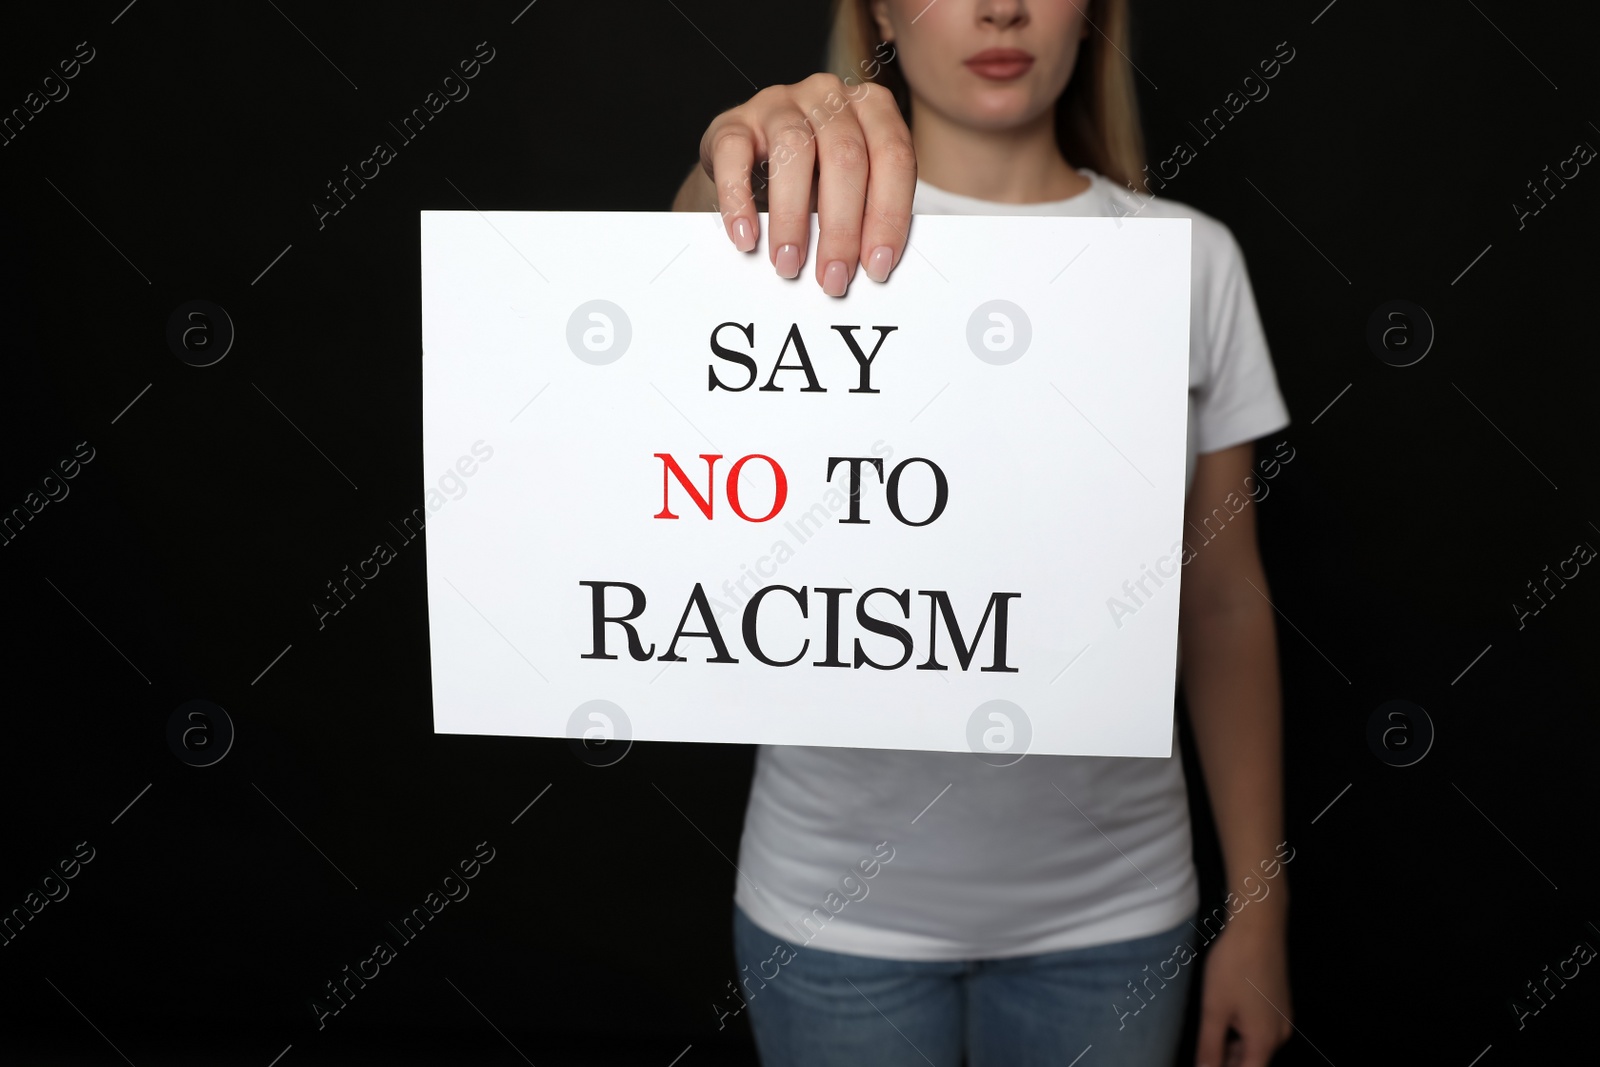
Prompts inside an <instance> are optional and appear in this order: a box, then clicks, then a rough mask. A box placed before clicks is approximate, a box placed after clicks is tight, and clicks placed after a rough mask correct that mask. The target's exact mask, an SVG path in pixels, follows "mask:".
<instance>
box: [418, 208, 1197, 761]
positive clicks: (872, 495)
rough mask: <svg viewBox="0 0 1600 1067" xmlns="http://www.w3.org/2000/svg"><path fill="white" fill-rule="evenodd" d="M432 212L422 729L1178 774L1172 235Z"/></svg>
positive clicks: (1153, 228)
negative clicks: (906, 231)
mask: <svg viewBox="0 0 1600 1067" xmlns="http://www.w3.org/2000/svg"><path fill="white" fill-rule="evenodd" d="M421 214H422V218H421V229H422V312H423V314H422V319H423V321H422V343H423V361H422V377H423V477H424V484H425V490H426V493H427V503H426V505H425V507H424V509H422V514H424V516H425V521H426V528H427V536H426V544H427V571H428V622H429V634H430V638H431V655H432V668H433V702H434V729H435V730H436V731H437V732H439V733H456V734H501V735H524V736H545V737H582V736H585V735H588V736H590V737H591V738H597V737H614V738H617V739H622V738H631V739H637V740H671V741H717V742H738V743H765V744H786V745H830V746H849V747H859V748H899V749H926V750H942V751H968V750H970V751H975V752H979V753H999V754H1005V753H1016V754H1019V755H1020V754H1021V753H1024V752H1034V753H1048V754H1083V755H1121V756H1168V755H1170V744H1171V736H1172V710H1173V691H1174V681H1175V663H1176V642H1177V617H1178V585H1179V580H1178V574H1179V570H1180V568H1179V562H1178V560H1179V556H1178V548H1179V545H1178V542H1179V541H1180V539H1181V529H1182V524H1183V517H1182V511H1183V495H1184V473H1185V471H1184V468H1185V451H1184V448H1185V429H1186V422H1185V418H1186V413H1187V409H1186V392H1187V382H1188V345H1189V222H1188V220H1186V219H1110V218H1104V219H1102V218H1064V217H1037V216H1028V217H1016V216H1008V217H983V218H978V217H970V216H939V215H919V216H916V217H915V218H914V220H913V223H912V228H911V231H910V237H911V246H910V247H909V248H908V249H907V251H906V253H905V257H904V260H903V262H902V263H901V264H900V266H899V267H898V268H897V269H896V270H895V272H894V274H893V275H892V277H891V278H890V280H889V281H888V282H887V283H886V284H882V285H879V284H877V283H875V282H873V281H871V280H870V279H868V278H867V277H865V276H864V275H862V274H860V273H859V271H858V274H857V277H856V279H855V280H854V282H853V283H852V285H851V288H850V292H849V294H848V295H847V296H846V297H844V298H843V299H839V298H834V297H830V296H827V295H826V294H824V293H823V292H822V291H821V289H820V287H819V286H818V285H817V284H816V282H815V281H814V280H813V277H812V274H811V270H812V267H811V265H810V264H809V263H808V264H807V266H806V268H805V270H803V271H802V274H801V277H800V278H799V279H798V280H794V281H789V280H785V279H782V278H779V277H778V276H777V274H776V273H775V272H774V271H773V269H772V266H771V265H770V262H769V259H768V254H767V250H766V245H765V236H766V222H765V218H763V221H762V241H763V243H762V245H761V247H759V248H758V249H757V250H756V251H755V252H753V253H747V254H741V253H739V252H737V251H736V250H735V249H734V248H733V247H732V245H731V243H730V242H729V241H728V239H727V238H726V237H725V236H724V234H723V231H722V227H721V220H720V218H719V217H718V216H717V215H715V214H714V213H704V214H700V213H692V214H691V213H680V214H673V213H665V212H649V213H622V212H483V213H478V212H473V211H424V212H422V213H421ZM812 231H813V236H812V245H811V247H812V248H813V249H814V248H815V247H816V232H815V231H816V218H815V216H813V218H812ZM830 465H831V468H832V469H831V474H830ZM853 475H854V477H855V479H856V484H857V486H858V492H857V493H856V494H855V496H854V498H853V499H852V495H851V483H852V477H853ZM780 478H781V481H782V485H781V488H780V484H779V482H780ZM775 505H778V506H777V507H776V510H775V511H774V507H775ZM1130 582H1131V583H1133V586H1132V587H1133V588H1134V589H1136V590H1143V592H1142V593H1138V594H1136V595H1137V598H1138V602H1139V604H1140V607H1139V609H1138V611H1137V612H1136V613H1135V614H1134V615H1131V616H1129V615H1126V614H1124V615H1123V616H1122V617H1120V618H1118V617H1117V616H1116V615H1115V613H1113V612H1112V611H1111V610H1110V609H1109V607H1108V600H1109V599H1110V598H1113V597H1116V598H1119V599H1122V600H1123V601H1124V603H1126V602H1127V599H1126V598H1127V596H1128V593H1127V592H1126V587H1125V583H1130Z"/></svg>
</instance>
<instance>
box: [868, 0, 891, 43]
mask: <svg viewBox="0 0 1600 1067" xmlns="http://www.w3.org/2000/svg"><path fill="white" fill-rule="evenodd" d="M869 10H870V11H871V13H872V21H873V22H875V23H877V24H878V36H879V37H881V38H882V39H883V40H884V42H885V43H888V42H891V41H893V40H894V24H893V23H891V22H890V21H889V4H888V2H887V0H872V3H871V4H870V5H869Z"/></svg>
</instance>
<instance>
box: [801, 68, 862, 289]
mask: <svg viewBox="0 0 1600 1067" xmlns="http://www.w3.org/2000/svg"><path fill="white" fill-rule="evenodd" d="M809 80H810V79H808V81H809ZM817 88H819V89H823V92H822V93H821V94H820V95H818V96H817V103H816V104H815V105H814V106H812V107H810V108H809V109H808V111H807V116H808V118H809V119H810V122H811V125H812V127H813V128H814V129H816V131H817V266H816V275H817V281H818V282H819V283H821V285H822V289H823V292H825V293H827V294H828V295H829V296H843V295H844V294H845V290H846V289H847V288H848V287H849V284H850V279H851V278H852V277H853V276H854V275H855V268H856V265H857V264H858V263H860V261H861V227H862V215H863V213H864V211H865V205H866V195H867V169H868V156H867V137H866V134H865V133H864V132H863V131H862V129H861V123H860V122H858V121H857V120H856V115H855V111H854V109H853V108H851V107H850V101H849V100H848V99H846V98H845V96H844V93H843V91H842V88H843V87H842V83H840V81H839V79H838V78H835V77H833V76H832V75H820V76H818V78H817Z"/></svg>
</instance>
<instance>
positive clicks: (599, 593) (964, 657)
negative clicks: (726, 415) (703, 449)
mask: <svg viewBox="0 0 1600 1067" xmlns="http://www.w3.org/2000/svg"><path fill="white" fill-rule="evenodd" d="M727 327H733V328H734V329H736V330H738V331H739V332H740V333H742V334H743V335H744V338H745V340H746V342H747V343H748V344H749V346H750V348H751V349H752V350H753V349H754V347H755V344H756V327H755V323H753V322H752V323H748V324H745V325H740V324H739V323H736V322H724V323H722V324H721V325H719V326H717V327H716V328H715V329H714V330H712V331H711V350H712V353H713V354H714V355H715V356H716V357H717V358H718V359H721V360H724V361H726V362H728V363H731V364H734V365H735V366H739V367H742V368H743V369H744V371H745V379H744V381H743V383H742V384H739V383H737V382H735V383H734V384H729V383H728V382H725V381H723V380H722V379H721V378H720V377H718V375H717V366H716V365H715V364H712V365H710V366H709V367H708V371H707V378H708V385H707V388H708V389H709V390H711V391H713V392H715V391H717V390H725V391H727V392H730V393H740V392H744V391H745V390H747V389H749V388H750V387H751V386H752V385H754V384H755V383H756V381H757V380H758V379H759V378H760V376H761V374H760V368H759V367H758V366H757V363H756V359H755V356H754V355H752V354H751V353H749V352H741V351H736V350H734V349H730V348H727V347H724V346H723V345H722V343H721V342H720V340H719V335H720V334H721V332H722V331H723V330H724V329H726V328H727ZM831 328H832V329H833V331H834V332H835V333H837V334H838V335H839V337H840V338H841V339H842V340H843V342H844V344H845V346H846V347H847V348H848V349H849V353H850V355H851V357H853V359H854V362H855V369H856V371H857V372H858V373H857V379H856V380H857V385H856V387H855V388H852V389H850V390H849V392H851V393H872V394H876V393H879V392H880V390H878V389H874V388H873V387H872V366H873V362H874V361H875V360H876V359H877V358H878V353H879V351H880V350H881V349H882V348H883V343H884V341H885V339H887V338H888V336H889V335H890V334H891V333H893V332H894V331H896V330H898V329H899V327H898V326H874V327H872V329H874V330H876V331H877V332H878V339H877V342H876V343H875V344H874V345H873V347H872V353H871V354H870V355H868V354H866V353H865V352H863V351H862V348H861V345H860V344H859V343H858V342H857V340H856V336H855V331H857V330H859V329H861V327H860V326H833V327H831ZM791 347H792V348H793V350H794V353H795V359H796V362H794V363H785V362H784V358H785V357H786V356H787V355H788V354H789V351H790V349H791ZM780 371H789V372H791V373H794V374H803V375H805V380H806V384H805V385H803V386H801V387H800V389H799V390H798V391H799V392H801V393H825V392H827V389H826V387H824V386H823V385H822V384H821V380H820V379H819V378H818V376H817V372H816V368H815V367H814V366H813V365H812V362H811V356H810V353H809V352H808V351H807V350H806V345H805V340H804V338H803V337H802V336H801V334H800V326H799V324H798V323H795V324H792V325H791V326H790V327H789V331H788V334H787V336H786V338H785V340H784V342H783V346H782V348H781V349H780V351H779V352H778V358H777V360H776V361H775V362H774V364H773V367H772V372H771V373H770V374H768V375H767V381H766V384H765V385H763V386H761V387H760V388H759V389H757V390H756V391H757V392H762V393H765V392H779V393H781V392H783V391H784V387H783V386H782V385H779V384H777V379H778V374H779V372H780ZM789 380H790V381H793V380H794V379H792V378H791V379H789ZM654 457H655V458H656V459H659V460H660V461H661V510H660V511H658V512H655V513H654V516H653V517H654V518H656V519H661V520H670V521H677V520H678V519H679V516H678V515H677V514H675V513H674V512H673V510H672V484H673V480H674V479H676V481H677V483H678V485H679V487H680V488H681V489H682V490H683V491H684V492H686V493H688V495H689V498H690V500H692V501H693V503H694V507H695V508H696V509H697V510H698V511H699V512H700V514H701V515H702V516H704V517H705V519H706V520H707V521H714V520H715V517H716V466H717V461H718V460H720V459H722V458H723V457H722V456H721V455H720V454H702V455H701V456H700V458H701V459H702V460H704V461H705V464H706V483H705V491H704V492H702V491H701V490H700V488H699V487H698V486H696V485H695V483H694V481H693V479H691V478H690V476H689V475H688V474H687V473H686V472H685V471H684V469H683V467H682V465H681V464H680V463H679V462H678V460H677V458H676V457H674V456H673V455H672V454H671V453H669V452H656V453H654ZM752 461H759V462H761V463H764V464H765V465H766V466H767V467H768V468H769V469H770V470H771V471H772V476H773V481H774V490H773V500H772V506H771V507H770V508H768V509H767V512H766V514H764V515H759V516H756V515H751V514H750V513H748V512H747V511H746V510H745V508H744V506H743V502H742V500H741V499H740V495H739V472H740V471H741V470H743V469H744V467H745V464H747V463H750V462H752ZM913 464H918V465H920V466H921V467H923V468H926V470H927V473H928V475H929V476H931V478H932V481H933V502H932V505H931V508H930V510H929V512H928V514H926V515H924V516H922V517H921V518H916V519H913V518H909V517H907V515H906V513H905V511H904V510H903V509H902V507H901V500H900V483H901V479H902V476H903V475H904V474H905V473H906V471H907V468H909V467H911V466H912V465H913ZM840 468H843V469H844V470H845V472H846V474H847V478H848V482H849V487H850V488H849V500H850V508H849V514H848V515H847V516H846V517H844V518H841V519H839V520H838V521H839V522H840V523H843V524H846V525H852V526H866V525H870V524H871V522H872V519H871V518H867V517H863V515H862V500H861V497H862V481H863V480H864V479H863V468H870V469H871V471H872V473H873V475H875V476H876V478H877V480H878V482H879V483H880V484H882V485H883V486H884V499H885V503H886V504H887V506H888V509H889V513H890V514H891V515H893V516H894V518H895V519H896V520H897V521H898V522H900V523H901V524H903V525H905V526H914V527H920V526H927V525H929V524H931V523H933V522H935V521H937V520H938V519H939V517H940V516H941V515H943V514H944V511H945V508H946V506H947V505H948V504H949V501H950V486H949V481H948V479H947V478H946V477H945V473H944V470H943V468H941V467H940V466H939V465H938V464H937V463H935V462H934V461H933V460H931V459H926V458H924V457H921V456H913V457H911V458H910V459H905V460H902V461H900V463H898V464H896V465H895V466H894V467H893V468H891V469H890V470H889V471H888V473H887V475H886V474H885V469H884V462H883V457H881V456H876V455H873V456H828V457H826V465H825V467H824V473H823V480H824V481H825V482H828V483H831V482H832V481H833V478H834V472H835V471H836V470H839V469H840ZM726 497H727V503H728V508H729V510H731V511H732V512H733V514H734V515H735V516H736V517H737V518H738V519H741V520H743V521H744V522H752V523H762V522H769V521H771V520H772V519H774V518H777V517H778V516H779V515H780V514H781V513H782V512H783V508H784V505H785V504H786V503H787V502H788V498H789V478H788V475H787V474H786V473H785V472H784V468H783V466H782V465H781V464H780V463H779V462H778V461H777V460H776V459H774V458H773V457H771V456H767V455H762V454H759V453H753V454H749V455H745V456H743V457H741V458H740V459H738V460H736V461H735V462H734V464H733V465H732V466H731V467H730V468H729V469H728V475H727V479H726ZM879 517H880V518H881V517H882V516H881V515H880V516H879ZM780 544H781V542H780ZM783 547H785V548H787V546H786V545H785V546H783ZM785 558H787V557H786V556H781V554H780V558H779V559H778V561H777V562H778V563H782V562H783V560H784V559H785ZM578 584H579V585H580V586H584V587H587V588H588V589H589V590H590V601H591V623H592V633H593V647H592V650H591V651H589V652H585V653H582V654H581V656H580V658H582V659H616V658H617V655H616V654H615V653H611V652H608V651H607V650H606V649H607V644H606V637H607V630H606V625H607V624H608V623H610V624H612V625H615V626H619V627H621V628H622V632H623V634H624V635H626V638H627V646H628V655H630V656H631V657H632V658H633V659H635V660H647V659H651V658H652V657H654V658H656V659H658V660H660V661H661V662H663V663H681V662H683V660H684V658H685V657H683V656H681V655H679V654H678V642H679V641H681V640H682V639H683V638H685V637H704V638H707V639H709V640H710V642H711V644H712V648H713V650H714V651H715V652H716V655H715V656H712V657H710V658H708V659H707V660H706V662H707V663H738V662H739V660H738V659H737V658H735V657H734V656H732V655H731V654H730V653H729V651H728V643H727V640H726V639H725V638H724V636H723V634H722V631H721V629H720V628H719V627H718V625H717V614H716V613H714V612H713V609H712V607H711V604H710V601H709V600H708V598H707V597H706V592H705V588H704V587H703V585H702V584H701V583H699V582H696V583H695V584H694V588H693V589H692V590H691V591H690V593H689V600H688V603H687V604H686V605H685V606H684V609H683V615H682V616H681V617H680V618H679V620H678V627H677V629H676V630H675V631H674V632H673V635H672V641H671V643H670V644H668V645H667V648H666V651H665V652H663V653H661V655H660V656H656V645H654V644H651V645H650V647H649V648H648V649H646V648H645V647H644V642H643V641H642V640H641V639H640V637H639V632H638V630H637V629H636V628H635V626H634V625H633V620H634V619H637V618H638V617H639V616H640V615H642V614H643V613H644V610H645V607H646V598H645V593H644V590H642V589H640V588H639V587H638V586H637V585H634V584H632V583H630V582H625V581H616V580H605V581H601V580H591V581H580V582H579V583H578ZM610 589H615V590H621V591H623V592H625V593H626V594H627V596H628V606H627V609H626V610H625V611H623V612H621V613H620V614H612V613H609V612H608V609H607V604H606V592H607V590H610ZM812 592H813V591H812V590H808V589H807V588H806V587H804V586H801V587H800V588H799V589H795V588H793V587H791V586H787V585H768V586H764V587H762V588H761V589H758V590H757V591H756V592H755V594H754V595H752V596H751V597H750V600H749V601H748V602H747V603H746V604H745V607H744V612H743V615H742V620H741V627H740V629H741V633H742V636H743V638H744V645H745V648H746V650H747V651H748V652H749V654H750V655H751V656H752V657H753V658H755V659H756V660H758V661H760V662H761V663H764V664H766V665H767V666H769V667H792V666H794V665H795V664H796V663H799V662H800V661H801V660H802V659H804V658H805V656H806V652H807V649H809V648H810V647H811V639H810V638H807V639H806V640H805V641H803V642H802V643H801V646H800V650H799V651H798V652H796V653H794V655H792V656H790V657H789V658H787V659H774V658H772V656H770V655H768V652H767V650H765V649H764V648H763V647H762V644H761V636H760V626H759V620H760V612H761V606H762V603H763V602H764V601H765V600H766V599H767V597H768V596H769V595H771V594H775V593H781V594H783V595H784V596H785V597H787V598H789V599H790V600H792V601H793V602H794V604H795V606H796V607H797V608H798V610H799V612H800V617H801V618H802V619H809V618H810V617H811V616H810V614H809V613H810V611H811V600H812V597H811V593H812ZM814 592H816V593H818V594H820V595H821V598H822V599H823V602H824V607H823V614H824V615H825V617H826V633H825V639H824V640H825V645H826V652H825V654H824V655H823V658H822V659H820V660H817V661H815V662H813V663H812V664H811V666H813V667H849V668H854V669H856V670H859V669H860V668H862V667H873V668H875V669H877V670H882V671H892V670H898V669H900V668H901V667H903V666H905V665H906V663H908V662H909V661H910V660H911V658H912V655H913V652H914V651H915V642H914V641H913V639H912V636H911V632H910V631H909V630H907V629H906V628H905V627H903V626H899V625H897V624H896V623H893V622H890V621H888V620H886V619H883V618H880V617H878V616H876V615H873V614H872V613H870V612H869V611H868V603H867V602H868V601H869V600H871V599H872V598H873V597H879V596H882V597H887V598H889V599H890V600H891V601H893V602H894V603H895V604H896V605H898V606H899V609H900V616H901V617H902V618H904V619H906V620H908V621H909V620H910V618H911V590H910V589H900V590H894V589H888V588H885V587H882V586H880V587H877V588H873V589H868V590H867V591H866V592H864V593H862V594H860V596H859V597H858V598H857V600H856V604H855V619H856V624H857V625H858V626H859V627H860V628H861V629H862V630H864V631H867V632H869V633H873V634H878V635H880V636H882V637H887V638H891V639H892V640H894V641H896V642H897V643H899V645H900V648H901V654H900V658H899V659H897V660H895V661H894V662H892V663H888V662H883V663H880V662H878V661H877V660H875V659H873V658H872V657H871V656H870V655H869V654H868V653H867V650H866V649H865V648H864V647H863V646H862V643H861V640H860V638H856V639H855V644H854V650H853V653H852V654H851V655H850V657H849V658H848V659H841V658H840V655H839V653H840V645H839V642H840V625H839V615H840V600H841V599H842V598H843V597H846V596H849V595H851V594H852V593H854V590H853V589H845V588H838V587H833V588H823V587H820V586H819V587H817V588H816V589H815V590H814ZM917 595H918V596H925V597H927V598H928V643H927V650H926V651H927V659H926V660H924V661H923V662H922V663H919V664H918V665H917V667H916V669H917V670H919V671H943V670H948V669H949V668H948V667H947V666H945V665H944V664H943V663H940V662H939V655H938V636H939V623H940V620H941V619H942V620H943V622H944V625H945V628H946V629H947V630H948V632H949V635H950V639H951V643H952V644H953V645H954V647H955V655H956V659H957V660H958V661H959V662H960V664H961V669H962V670H963V671H965V670H967V669H968V667H969V666H970V664H971V662H972V660H973V658H974V656H975V655H976V653H977V650H978V643H979V641H981V640H982V638H983V633H984V630H985V629H986V628H987V627H988V625H989V618H990V616H991V615H992V616H993V617H994V637H993V651H992V655H991V659H990V663H989V666H987V667H980V668H979V669H980V670H982V671H996V672H1000V673H1006V674H1015V673H1017V668H1016V667H1010V666H1007V665H1006V641H1007V630H1008V626H1009V618H1008V609H1009V607H1010V601H1012V600H1014V599H1016V598H1018V597H1020V596H1022V594H1021V593H993V594H991V595H990V597H989V601H988V604H987V605H986V606H985V608H984V610H983V617H982V618H981V619H980V620H979V621H978V625H977V629H976V630H975V632H974V633H973V635H972V641H971V643H970V644H969V643H967V641H966V640H965V638H964V637H963V635H962V631H961V627H960V624H959V623H958V622H957V621H956V612H955V607H954V605H952V604H951V602H950V596H949V593H948V592H947V591H945V590H943V589H920V590H918V591H917ZM723 607H724V608H725V607H726V605H723ZM791 610H792V609H791ZM691 612H693V613H696V614H698V616H699V619H700V625H701V626H702V627H703V629H699V630H691V629H688V628H687V627H688V626H689V625H690V623H689V615H690V613H691Z"/></svg>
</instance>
